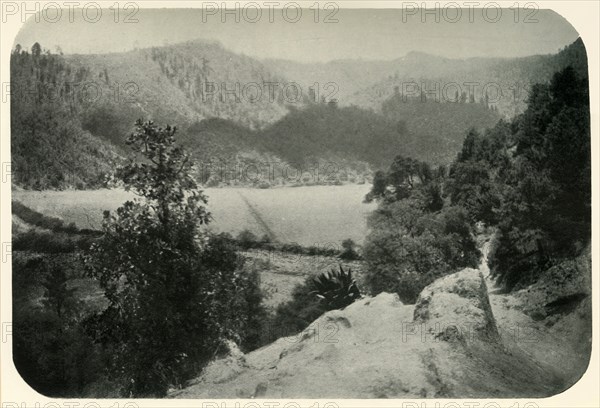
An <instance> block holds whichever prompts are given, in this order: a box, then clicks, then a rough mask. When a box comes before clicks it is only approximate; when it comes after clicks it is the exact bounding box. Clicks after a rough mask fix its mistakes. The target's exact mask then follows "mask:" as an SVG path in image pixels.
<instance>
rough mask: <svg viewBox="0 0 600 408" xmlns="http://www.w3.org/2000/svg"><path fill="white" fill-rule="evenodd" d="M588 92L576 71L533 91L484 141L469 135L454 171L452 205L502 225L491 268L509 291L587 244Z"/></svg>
mask: <svg viewBox="0 0 600 408" xmlns="http://www.w3.org/2000/svg"><path fill="white" fill-rule="evenodd" d="M588 89H589V88H588V80H587V77H581V76H579V75H578V74H577V73H576V71H575V69H574V68H572V67H567V68H565V69H564V70H562V71H560V72H558V73H556V74H555V75H554V77H553V78H552V80H551V81H550V82H549V83H545V84H537V85H535V86H534V87H533V88H532V92H531V96H530V99H529V105H528V108H527V110H526V111H525V112H524V113H523V114H522V115H520V116H518V117H517V118H515V119H514V120H513V121H512V122H511V123H510V124H508V123H504V122H501V123H499V124H498V125H497V126H496V127H495V128H492V129H490V130H488V131H487V132H485V133H484V134H483V135H480V134H477V133H476V132H472V133H470V134H469V136H468V137H467V139H466V140H465V144H464V145H463V150H462V152H461V153H460V154H459V156H458V158H457V160H456V162H455V163H454V164H453V166H452V168H451V170H450V182H449V186H450V188H449V194H450V195H451V197H452V201H453V202H454V203H456V204H458V205H463V206H465V207H466V208H468V209H469V212H470V214H471V217H472V218H473V219H474V220H480V221H484V222H486V223H487V224H489V225H496V226H497V227H498V235H497V239H496V242H495V245H494V248H493V252H492V254H491V258H490V266H491V267H492V272H493V273H494V274H495V275H496V276H497V277H498V279H499V280H500V281H501V282H502V283H503V284H505V285H506V286H507V287H509V288H513V287H515V286H517V285H522V284H527V283H530V282H531V281H532V280H535V279H536V277H537V276H538V275H539V274H540V273H541V271H542V270H544V269H547V268H549V267H550V266H552V265H554V264H556V263H557V262H559V261H560V260H561V259H563V258H565V257H567V258H568V257H572V256H575V255H576V254H577V253H578V251H580V250H582V249H583V248H584V247H585V246H586V245H587V244H588V243H589V240H590V237H591V151H590V109H589V94H588V92H589V90H588Z"/></svg>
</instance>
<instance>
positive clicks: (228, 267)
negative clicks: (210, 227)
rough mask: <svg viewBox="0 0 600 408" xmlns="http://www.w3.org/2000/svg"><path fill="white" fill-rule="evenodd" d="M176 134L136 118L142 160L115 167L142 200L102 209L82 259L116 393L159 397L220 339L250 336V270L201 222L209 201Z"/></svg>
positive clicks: (254, 307)
mask: <svg viewBox="0 0 600 408" xmlns="http://www.w3.org/2000/svg"><path fill="white" fill-rule="evenodd" d="M175 133H176V128H172V127H170V126H167V127H166V128H160V127H158V126H156V125H155V124H154V123H152V122H146V123H142V122H141V121H138V122H137V123H136V130H135V132H134V133H133V134H131V136H130V137H129V139H128V140H127V144H128V145H130V146H131V147H132V149H133V151H134V152H136V153H138V154H139V155H140V156H141V159H140V160H139V161H132V162H131V163H129V164H128V165H126V166H124V167H122V168H120V169H118V171H117V175H118V176H119V178H120V179H122V180H123V182H124V184H125V186H126V188H128V189H133V190H134V192H135V193H136V194H138V195H140V196H141V197H142V198H141V199H136V200H134V201H127V202H126V203H124V204H123V206H121V207H120V208H119V209H117V211H116V214H111V213H109V212H106V213H105V218H104V223H103V232H104V236H103V237H102V238H101V239H100V240H99V241H98V243H96V244H94V246H93V247H92V249H91V251H90V253H89V254H88V255H87V257H86V267H87V269H88V271H89V274H90V275H91V276H92V277H94V278H96V279H98V281H99V282H100V285H101V287H102V288H103V289H104V291H105V295H106V297H107V299H108V301H109V306H108V308H107V309H106V310H105V311H104V312H103V313H102V314H101V315H99V316H98V318H97V319H95V321H94V325H92V326H93V328H92V330H93V331H94V333H95V338H96V339H97V340H98V341H101V342H102V343H103V344H104V345H105V346H106V347H109V348H110V349H111V350H112V352H113V356H114V357H113V359H112V362H111V367H110V368H111V372H112V373H113V375H114V376H115V378H119V379H120V381H121V385H122V387H123V389H122V393H123V394H124V395H134V396H162V395H164V394H165V393H166V391H167V390H168V388H169V387H181V386H183V385H184V384H185V382H186V381H187V380H188V379H190V378H191V377H192V376H193V375H196V374H197V373H198V372H199V371H200V369H201V368H202V367H203V366H204V365H205V364H206V363H207V362H208V361H210V359H212V358H213V357H214V356H215V355H217V354H218V353H219V352H224V351H225V347H224V343H223V340H225V339H233V340H237V341H238V342H241V343H244V341H246V342H249V343H252V341H253V340H252V339H251V338H249V337H246V336H245V334H244V332H245V331H246V330H247V329H248V328H249V326H251V325H252V318H253V317H254V316H249V315H248V312H252V313H254V312H255V311H256V312H258V311H259V309H260V306H259V304H260V300H261V295H260V292H259V291H258V283H257V282H256V280H257V276H255V275H248V274H246V272H245V271H244V269H243V268H242V261H241V259H240V258H239V257H237V256H236V253H235V247H234V246H233V245H232V244H231V242H230V240H228V239H222V238H221V237H219V236H208V235H206V234H204V233H202V232H201V231H200V230H199V227H200V226H201V225H202V224H206V223H208V222H209V220H210V214H209V213H208V212H207V211H206V209H205V207H204V205H205V204H206V202H207V200H206V197H205V196H204V194H202V192H201V191H199V190H198V189H197V186H196V183H195V181H194V180H193V178H192V177H191V172H192V162H191V160H190V158H189V156H188V155H187V154H186V153H185V152H184V150H183V149H182V148H181V147H179V146H178V145H177V144H176V143H175ZM250 337H251V336H250Z"/></svg>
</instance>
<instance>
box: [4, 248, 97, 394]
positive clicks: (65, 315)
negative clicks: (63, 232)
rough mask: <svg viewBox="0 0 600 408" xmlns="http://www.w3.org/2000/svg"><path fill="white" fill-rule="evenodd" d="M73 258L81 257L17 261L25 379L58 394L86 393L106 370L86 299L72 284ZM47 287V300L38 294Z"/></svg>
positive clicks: (16, 306)
mask: <svg viewBox="0 0 600 408" xmlns="http://www.w3.org/2000/svg"><path fill="white" fill-rule="evenodd" d="M69 263H74V265H73V268H77V267H81V265H80V264H78V262H77V258H75V257H71V259H67V258H66V257H65V256H59V257H56V256H48V255H46V256H43V257H40V256H37V257H33V258H30V259H27V260H25V259H23V258H22V257H20V256H19V257H15V262H14V263H13V275H14V279H13V302H14V303H13V311H14V318H13V320H14V327H13V358H14V362H15V366H16V368H17V370H18V371H19V373H20V374H21V376H22V377H23V379H24V380H25V381H26V382H27V383H28V384H29V385H30V386H31V387H33V388H34V389H35V390H36V391H38V392H40V393H42V394H44V395H48V396H54V397H61V396H62V397H73V396H85V395H86V389H87V386H88V385H89V384H91V383H93V382H96V381H99V380H100V379H101V377H102V376H103V374H104V370H103V364H102V358H103V355H102V350H101V349H99V348H98V347H96V346H95V345H94V344H93V343H92V339H91V338H89V336H88V335H87V334H86V333H85V330H84V327H83V326H82V324H81V321H82V315H83V313H84V311H83V308H82V305H81V303H80V302H79V301H78V300H77V297H76V296H75V293H74V291H75V290H74V289H73V288H70V287H69V283H68V278H69V276H68V273H67V272H66V270H67V269H68V267H69V265H68V264H69ZM39 288H42V289H43V292H42V296H41V301H40V302H39V303H38V304H37V305H34V304H32V300H31V299H32V297H35V296H37V295H36V293H37V292H38V290H39Z"/></svg>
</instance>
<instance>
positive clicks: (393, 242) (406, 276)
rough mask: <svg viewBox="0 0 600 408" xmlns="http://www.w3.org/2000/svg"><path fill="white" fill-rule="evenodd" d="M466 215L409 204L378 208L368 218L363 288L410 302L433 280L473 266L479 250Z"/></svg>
mask: <svg viewBox="0 0 600 408" xmlns="http://www.w3.org/2000/svg"><path fill="white" fill-rule="evenodd" d="M468 220H469V218H468V215H467V213H466V211H465V210H463V209H460V208H456V207H448V208H444V210H442V211H441V212H439V213H426V212H424V211H423V210H421V209H419V208H418V205H417V204H415V203H414V202H412V200H401V201H397V202H393V203H390V204H386V205H383V206H380V208H379V209H378V210H377V211H375V212H374V213H373V214H372V215H371V216H370V218H369V225H370V228H371V232H370V233H369V235H368V236H367V240H366V242H365V246H364V258H365V260H366V263H367V268H366V272H365V283H366V284H367V286H368V287H369V289H370V291H371V292H372V293H373V294H378V293H380V292H395V293H397V294H398V296H399V297H400V300H402V302H404V303H414V302H415V301H416V299H417V296H418V295H419V293H420V292H421V291H422V290H423V289H424V288H425V286H427V285H428V284H430V283H431V282H433V281H434V280H435V279H436V278H438V277H441V276H443V275H446V274H449V273H452V272H455V271H456V270H458V269H460V268H464V267H476V266H477V264H478V259H479V255H480V253H479V251H478V250H477V245H476V242H475V240H474V238H473V236H472V232H471V225H470V224H469V221H468Z"/></svg>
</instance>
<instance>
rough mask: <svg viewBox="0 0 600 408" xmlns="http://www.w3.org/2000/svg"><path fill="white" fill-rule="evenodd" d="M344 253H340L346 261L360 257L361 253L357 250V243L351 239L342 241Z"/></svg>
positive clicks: (341, 257)
mask: <svg viewBox="0 0 600 408" xmlns="http://www.w3.org/2000/svg"><path fill="white" fill-rule="evenodd" d="M342 248H344V249H343V250H342V253H341V254H340V259H343V260H345V261H355V260H357V259H360V255H359V254H358V252H356V250H355V248H356V243H355V242H354V241H353V240H351V239H345V240H344V241H342Z"/></svg>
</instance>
